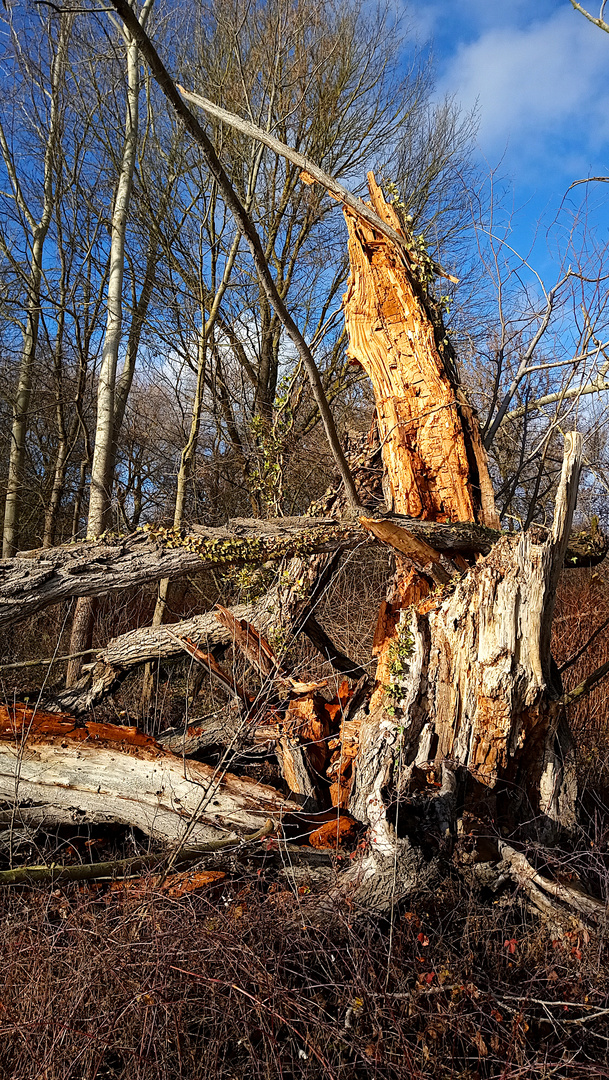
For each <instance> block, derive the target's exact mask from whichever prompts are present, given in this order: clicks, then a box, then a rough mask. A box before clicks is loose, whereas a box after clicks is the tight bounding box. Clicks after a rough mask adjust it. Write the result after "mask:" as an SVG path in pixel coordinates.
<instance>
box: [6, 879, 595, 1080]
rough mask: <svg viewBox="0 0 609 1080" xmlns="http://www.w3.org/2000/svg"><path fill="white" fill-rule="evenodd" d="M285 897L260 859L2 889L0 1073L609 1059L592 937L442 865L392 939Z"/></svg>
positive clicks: (324, 1073) (525, 1067)
mask: <svg viewBox="0 0 609 1080" xmlns="http://www.w3.org/2000/svg"><path fill="white" fill-rule="evenodd" d="M259 870H260V867H259ZM301 891H302V887H301ZM298 903H299V900H298V897H295V896H294V895H293V894H292V893H291V892H290V891H289V890H287V889H286V888H285V885H284V884H282V883H281V880H280V879H278V878H277V875H276V874H275V872H274V871H267V870H265V869H261V870H260V872H259V873H258V872H256V871H255V870H254V869H252V870H251V871H250V872H249V873H246V874H245V875H244V876H242V877H241V878H240V879H239V878H236V877H235V878H233V879H232V881H230V883H229V884H228V885H223V886H222V887H221V888H217V889H216V891H215V892H213V891H211V892H208V893H207V894H205V895H202V896H190V897H184V898H181V899H180V900H178V901H169V900H168V899H167V897H165V896H161V895H155V893H154V890H152V889H151V891H150V892H149V893H148V894H147V895H146V896H145V897H141V896H140V897H139V898H137V899H136V900H134V899H130V898H129V897H128V896H127V897H125V896H119V897H114V898H111V899H110V900H109V901H108V900H105V899H104V898H103V896H101V895H91V892H90V891H89V892H84V893H82V892H79V891H77V890H76V889H75V888H72V889H71V890H59V889H56V890H46V891H45V890H40V891H36V892H34V891H31V892H25V891H22V892H16V891H13V892H11V893H6V894H5V895H4V897H3V911H2V924H1V926H2V929H1V931H0V950H1V954H2V958H3V959H2V963H3V976H4V978H3V982H4V992H3V997H2V1009H1V1012H0V1033H1V1034H2V1045H3V1053H2V1057H1V1059H0V1076H1V1077H3V1078H4V1077H6V1078H7V1080H8V1078H16V1077H18V1078H19V1080H68V1078H69V1080H80V1078H82V1080H85V1078H86V1080H93V1078H102V1077H104V1078H113V1080H114V1078H116V1080H118V1078H125V1080H127V1078H129V1080H148V1078H150V1080H152V1078H154V1080H160V1078H167V1080H175V1078H178V1077H184V1078H188V1080H196V1078H197V1077H209V1076H211V1077H214V1080H215V1078H217V1080H233V1078H237V1077H239V1078H241V1077H245V1078H252V1080H253V1078H256V1080H258V1078H260V1080H262V1078H264V1080H269V1078H275V1077H278V1078H279V1077H281V1078H282V1080H288V1078H289V1080H291V1078H292V1077H299V1078H301V1080H306V1078H313V1077H315V1078H317V1077H319V1078H321V1077H323V1078H336V1080H339V1078H340V1080H351V1078H355V1077H370V1076H374V1077H378V1078H379V1080H380V1078H383V1080H384V1078H387V1080H390V1078H391V1080H393V1078H396V1080H397V1078H400V1080H402V1078H403V1080H406V1078H423V1077H425V1078H428V1077H429V1078H431V1077H434V1078H439V1080H448V1078H451V1080H456V1078H462V1080H465V1078H466V1077H467V1078H472V1080H473V1078H480V1080H483V1078H486V1077H499V1076H501V1077H505V1078H506V1080H507V1078H516V1077H519V1078H524V1077H533V1076H535V1077H542V1076H547V1077H550V1076H560V1077H562V1078H565V1080H566V1078H576V1077H588V1076H590V1077H592V1076H594V1077H607V1076H609V1072H608V1070H607V1069H606V1067H605V1065H604V1064H603V1062H604V1061H605V1060H606V1055H607V1047H608V1046H609V1017H608V1016H607V1015H605V1014H604V1013H603V1012H602V1010H607V1009H608V1006H609V980H608V977H607V972H606V948H605V942H604V941H601V940H599V939H590V940H588V941H585V940H584V939H583V937H582V935H581V934H580V935H579V936H577V935H574V936H572V937H571V938H568V937H567V938H562V939H561V940H556V939H553V938H552V935H551V934H548V933H547V932H545V931H544V930H543V929H540V926H539V923H538V921H537V919H535V918H531V917H530V916H529V915H528V914H527V913H526V911H525V910H524V908H523V906H522V905H521V903H520V901H519V898H518V897H513V898H511V899H506V900H505V901H504V902H502V903H501V904H495V905H493V904H489V903H488V901H487V900H486V898H484V897H478V896H476V895H474V894H472V893H469V892H467V891H465V890H464V889H463V887H462V886H461V885H459V884H458V883H457V882H456V881H452V880H448V881H446V882H445V884H444V886H443V887H442V889H441V890H440V891H439V892H438V893H437V894H436V895H435V896H433V897H431V896H430V897H425V898H422V899H421V900H420V901H419V902H418V903H417V904H416V905H414V907H413V909H412V910H409V911H402V912H401V913H400V914H399V916H398V917H397V919H396V923H395V926H394V930H393V939H392V941H391V945H390V939H389V934H388V928H387V926H379V925H378V924H375V923H373V922H366V921H359V922H357V923H354V921H353V915H352V913H348V912H346V913H345V914H344V916H343V917H342V919H341V920H340V922H339V925H337V926H336V927H335V929H334V932H333V934H332V936H331V937H329V936H327V935H326V934H325V933H324V931H323V930H321V929H319V928H317V929H314V928H312V927H310V926H308V925H306V924H305V925H301V926H298V925H297V922H295V920H294V916H296V917H297V915H298ZM288 913H289V916H290V917H289V918H286V914H288Z"/></svg>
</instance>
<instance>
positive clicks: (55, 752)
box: [0, 706, 299, 845]
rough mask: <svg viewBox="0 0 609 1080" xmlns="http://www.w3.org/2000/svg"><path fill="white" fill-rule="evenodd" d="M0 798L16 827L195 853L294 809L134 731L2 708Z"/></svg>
mask: <svg viewBox="0 0 609 1080" xmlns="http://www.w3.org/2000/svg"><path fill="white" fill-rule="evenodd" d="M0 800H2V801H5V802H7V803H10V804H11V805H12V807H13V808H14V821H13V824H16V825H19V824H20V823H21V822H25V823H26V824H32V823H33V824H36V825H40V826H42V825H45V824H46V825H49V826H52V825H57V824H64V823H72V824H76V825H81V824H86V823H87V822H96V823H98V824H99V823H110V822H122V823H123V824H125V825H133V826H136V827H137V828H138V829H141V830H142V832H144V833H146V834H147V835H148V836H151V837H153V838H154V839H157V840H164V841H166V842H168V843H171V844H175V845H179V844H181V843H182V842H183V841H184V839H185V838H187V839H188V843H189V844H190V845H193V844H198V843H205V842H208V841H210V840H226V839H228V838H235V839H236V840H238V838H239V836H240V835H241V834H242V833H244V832H252V831H255V830H257V829H260V828H263V827H264V826H265V823H266V821H267V819H268V818H271V819H273V820H274V821H275V823H276V824H277V825H279V823H280V820H281V816H282V814H284V813H289V812H290V811H293V812H297V811H298V809H299V807H298V805H297V804H296V803H294V802H292V801H290V800H289V799H286V798H285V796H283V795H282V794H280V793H279V792H278V791H277V790H276V789H275V788H271V787H268V786H265V785H264V784H259V783H258V782H257V781H255V780H251V779H250V778H249V777H247V776H241V777H237V776H233V775H232V774H230V773H227V772H219V771H218V770H216V769H213V768H211V766H209V765H204V764H202V763H201V762H198V761H185V760H183V759H182V757H180V756H179V755H177V754H174V753H172V752H171V751H170V750H167V749H165V748H164V747H162V746H161V745H160V744H159V743H158V742H156V741H155V740H154V739H151V738H149V737H148V736H146V735H143V734H142V733H141V732H139V731H137V729H136V728H127V727H115V726H113V725H111V724H96V723H87V724H78V723H77V722H76V721H75V720H74V718H73V717H71V716H67V715H65V714H64V715H57V714H54V713H43V712H40V711H38V710H35V709H34V710H32V709H28V708H25V707H24V706H17V707H15V708H11V709H7V708H6V707H1V708H0Z"/></svg>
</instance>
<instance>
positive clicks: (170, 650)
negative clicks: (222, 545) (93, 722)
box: [45, 522, 341, 714]
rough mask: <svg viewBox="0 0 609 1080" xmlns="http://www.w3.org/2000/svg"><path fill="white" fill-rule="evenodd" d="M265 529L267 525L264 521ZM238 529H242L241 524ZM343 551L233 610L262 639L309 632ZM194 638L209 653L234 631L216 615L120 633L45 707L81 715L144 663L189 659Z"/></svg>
mask: <svg viewBox="0 0 609 1080" xmlns="http://www.w3.org/2000/svg"><path fill="white" fill-rule="evenodd" d="M261 524H262V530H261V531H264V526H265V525H268V523H266V522H263V523H261ZM236 527H237V528H242V526H240V525H239V524H238V523H237V526H236ZM340 555H341V552H340V549H339V550H338V551H337V552H334V553H333V554H331V555H317V556H313V557H312V558H309V559H307V560H306V561H305V560H302V559H299V558H296V559H292V560H290V561H289V563H288V565H287V567H286V568H285V570H284V571H283V572H282V573H279V574H278V576H277V579H276V581H275V584H274V585H273V587H272V588H271V589H269V590H268V592H267V593H266V594H265V595H264V596H263V597H261V598H260V599H259V600H258V601H257V602H256V603H255V604H251V605H245V604H240V605H237V606H235V607H234V608H232V609H231V612H232V615H233V617H234V618H236V619H245V620H247V622H249V623H251V624H252V625H253V626H254V627H255V628H256V629H257V630H259V631H260V632H261V633H262V634H268V633H269V631H270V630H271V629H272V628H273V627H277V626H282V627H283V629H284V631H285V632H287V633H293V634H298V633H300V632H301V631H302V630H303V629H306V624H307V622H308V618H309V613H310V611H311V610H312V608H313V607H314V606H315V604H316V602H317V599H318V597H319V595H320V593H321V592H322V591H323V589H324V588H325V587H326V585H327V583H328V581H329V579H330V577H331V576H332V574H333V573H334V570H335V569H336V566H337V564H338V561H339V560H340ZM184 638H190V639H191V640H192V641H194V642H195V643H197V644H199V645H200V646H201V648H202V649H203V650H204V651H206V652H210V651H211V650H212V649H213V648H214V647H215V646H217V645H229V644H231V641H232V635H231V631H230V630H229V629H227V628H226V626H223V625H222V623H221V621H220V620H219V619H218V618H217V616H216V614H215V612H214V611H208V612H205V613H204V614H203V615H197V616H195V617H194V618H192V619H183V620H182V621H181V622H178V623H172V624H169V625H166V626H162V625H161V626H145V627H140V629H138V630H131V631H130V632H129V633H127V634H121V636H120V637H117V638H114V639H113V640H112V641H110V642H109V643H108V645H107V646H106V648H105V649H104V650H102V651H101V652H100V653H99V654H98V658H97V663H96V664H94V665H93V666H92V667H90V668H89V670H87V671H86V672H85V673H84V674H83V676H82V677H81V678H80V679H79V680H78V682H77V683H75V684H74V686H71V687H68V688H67V689H66V690H62V691H61V692H60V693H59V694H54V695H53V696H52V697H51V696H49V695H46V696H45V708H48V709H56V710H57V709H58V710H59V711H61V712H63V711H65V712H73V713H77V714H80V713H82V712H86V711H87V710H88V709H90V708H92V707H93V706H94V705H97V704H99V702H100V701H102V700H103V698H104V697H106V696H107V695H108V694H110V693H112V692H114V691H115V690H117V689H118V687H119V686H120V684H121V682H122V681H123V679H124V678H125V677H126V676H127V675H128V674H129V673H130V672H131V671H133V669H134V668H136V667H138V666H140V665H141V664H145V663H150V662H154V661H158V660H169V659H175V658H177V657H181V656H183V655H184V649H183V646H182V643H181V640H180V639H184Z"/></svg>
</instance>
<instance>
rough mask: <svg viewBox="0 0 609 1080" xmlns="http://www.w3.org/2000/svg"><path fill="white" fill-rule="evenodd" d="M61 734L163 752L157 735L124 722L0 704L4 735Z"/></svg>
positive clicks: (17, 738)
mask: <svg viewBox="0 0 609 1080" xmlns="http://www.w3.org/2000/svg"><path fill="white" fill-rule="evenodd" d="M52 738H61V739H69V740H74V741H76V742H83V741H85V740H96V741H98V742H104V743H116V744H118V745H120V746H121V747H123V748H126V747H129V746H134V747H138V748H140V749H145V750H151V751H153V752H158V753H162V752H163V751H162V748H161V747H160V746H159V744H158V743H157V741H156V739H152V738H150V736H149V735H144V733H143V732H142V731H139V730H138V728H136V727H123V726H122V725H120V724H99V723H96V722H95V721H93V720H89V721H87V723H83V722H82V721H80V720H77V719H76V718H75V717H74V716H71V715H70V714H69V713H49V712H43V711H41V710H40V709H32V708H30V707H29V706H28V705H19V704H18V705H11V706H6V705H0V739H2V740H3V741H6V740H10V741H22V740H23V739H27V741H28V743H32V742H36V741H37V740H40V739H45V740H47V739H52Z"/></svg>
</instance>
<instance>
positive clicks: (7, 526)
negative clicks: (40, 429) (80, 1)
mask: <svg viewBox="0 0 609 1080" xmlns="http://www.w3.org/2000/svg"><path fill="white" fill-rule="evenodd" d="M72 21H73V19H72V16H71V15H70V14H69V12H63V13H62V15H61V21H60V30H59V40H58V43H57V51H56V54H55V57H54V59H53V64H52V67H51V86H50V98H51V109H50V126H49V137H48V140H47V145H46V149H45V154H44V166H43V198H42V213H41V216H40V220H39V221H36V220H35V219H34V218H33V216H32V214H31V213H30V211H29V209H28V207H27V205H26V203H25V200H24V198H23V194H22V191H21V185H20V183H19V180H18V178H17V173H16V170H15V165H14V161H13V157H12V154H11V151H10V149H9V146H8V143H7V141H6V138H5V135H4V131H3V130H2V128H1V127H0V147H1V149H2V154H3V157H4V161H5V165H6V169H7V172H8V174H9V178H10V181H11V184H12V187H13V191H14V194H15V201H16V203H17V206H18V207H19V210H20V212H21V214H22V216H23V218H24V219H25V220H26V221H27V222H28V225H29V226H30V229H31V232H32V255H31V259H30V272H29V278H28V281H27V291H28V307H27V315H26V323H25V329H24V333H23V345H22V351H21V361H20V364H19V380H18V385H17V393H16V396H15V402H14V405H13V424H12V428H11V446H10V455H9V467H8V480H7V488H6V501H5V505H4V524H3V540H2V556H3V558H10V557H11V556H12V555H14V554H15V552H16V551H17V548H18V541H19V511H20V505H21V497H22V492H23V480H24V478H23V469H24V464H25V454H26V438H27V427H28V421H29V416H28V413H29V407H30V399H31V396H32V375H33V368H34V361H35V358H36V349H37V346H38V328H39V325H40V306H41V305H40V295H41V286H42V275H43V258H44V246H45V241H46V238H47V234H48V231H49V226H50V224H51V218H52V214H53V207H54V204H55V197H56V196H55V180H56V169H57V156H58V150H59V139H60V134H61V115H62V114H61V101H60V90H61V86H62V83H63V79H64V76H65V66H66V58H67V50H68V41H69V37H70V33H71V28H72Z"/></svg>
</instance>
